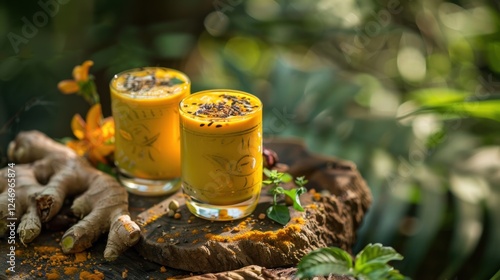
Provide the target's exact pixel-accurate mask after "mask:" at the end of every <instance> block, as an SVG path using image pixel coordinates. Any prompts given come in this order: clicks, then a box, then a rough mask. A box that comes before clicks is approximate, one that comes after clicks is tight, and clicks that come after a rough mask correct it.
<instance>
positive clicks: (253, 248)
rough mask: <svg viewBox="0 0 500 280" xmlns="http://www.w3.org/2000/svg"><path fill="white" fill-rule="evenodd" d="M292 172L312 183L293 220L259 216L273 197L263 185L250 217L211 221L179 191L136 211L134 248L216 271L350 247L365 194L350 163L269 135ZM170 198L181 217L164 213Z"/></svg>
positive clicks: (180, 265)
mask: <svg viewBox="0 0 500 280" xmlns="http://www.w3.org/2000/svg"><path fill="white" fill-rule="evenodd" d="M265 146H266V147H268V148H271V149H273V150H275V151H276V152H277V154H278V155H279V156H280V157H281V160H280V161H281V162H285V163H286V164H288V165H289V166H290V170H289V173H291V174H292V175H294V176H302V175H305V176H306V178H307V179H308V180H309V181H310V183H309V184H308V186H307V187H308V188H309V189H310V190H311V191H309V192H308V193H306V194H304V195H302V196H301V201H302V204H303V205H304V206H305V209H306V211H305V212H297V211H294V210H293V209H292V208H291V207H290V209H291V216H292V219H291V221H290V222H289V223H288V224H287V225H286V226H281V225H279V224H277V223H275V222H273V221H271V220H270V219H267V218H266V219H263V220H261V219H259V218H258V216H259V214H261V213H265V210H266V209H267V208H268V207H269V205H270V201H271V197H270V196H268V195H267V192H266V191H265V190H263V191H262V194H261V197H260V200H259V204H258V206H257V209H256V211H255V212H254V214H253V215H252V216H251V217H248V218H246V219H242V220H236V221H231V222H211V221H207V220H203V219H199V218H196V217H194V216H193V215H191V214H190V213H189V211H188V209H187V208H186V206H185V203H184V199H183V197H182V194H181V193H180V192H178V193H176V194H174V195H173V196H171V197H169V198H168V199H166V200H164V201H162V202H161V203H159V204H156V205H155V206H153V207H152V208H150V209H148V210H146V211H144V212H143V213H141V214H139V216H138V218H137V221H138V223H139V224H140V225H141V229H142V231H141V235H142V238H141V241H140V242H139V244H138V245H136V249H137V250H138V252H139V253H140V254H141V255H142V256H144V257H145V258H146V259H148V260H151V261H153V262H156V263H159V264H162V265H165V266H168V267H171V268H176V269H180V270H185V271H189V272H202V273H207V272H220V271H229V270H236V269H239V268H242V267H245V266H250V265H258V266H262V267H265V268H273V267H284V266H293V265H296V264H297V263H298V261H299V260H300V258H301V257H302V256H303V255H305V254H306V253H308V252H309V251H311V250H313V249H316V248H319V247H326V246H338V247H341V248H343V249H346V250H350V249H351V246H352V245H353V244H354V242H355V232H356V229H357V228H358V226H359V224H360V222H361V220H362V218H363V216H364V214H365V212H366V210H367V209H368V206H369V205H370V203H371V196H370V192H369V189H368V188H367V186H366V184H365V182H364V180H363V179H362V177H361V175H360V174H359V172H358V171H357V170H356V167H355V166H354V164H352V163H350V162H346V161H342V160H339V159H336V158H329V157H321V156H317V155H312V154H310V153H309V152H307V150H306V149H305V147H304V146H303V145H302V144H301V143H300V142H296V141H280V142H279V143H278V142H276V143H272V142H268V143H265ZM172 199H175V200H177V201H178V202H179V203H180V214H181V218H180V219H175V218H172V217H168V215H166V213H167V210H168V204H169V203H170V201H171V200H172Z"/></svg>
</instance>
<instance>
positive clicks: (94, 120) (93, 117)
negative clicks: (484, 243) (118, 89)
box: [86, 103, 102, 135]
mask: <svg viewBox="0 0 500 280" xmlns="http://www.w3.org/2000/svg"><path fill="white" fill-rule="evenodd" d="M101 121H102V112H101V104H99V103H97V104H95V105H94V106H92V107H90V109H89V111H88V112H87V127H86V132H87V134H89V135H90V134H91V133H92V132H93V131H94V130H96V129H99V128H100V127H101Z"/></svg>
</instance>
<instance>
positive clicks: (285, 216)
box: [262, 168, 307, 225]
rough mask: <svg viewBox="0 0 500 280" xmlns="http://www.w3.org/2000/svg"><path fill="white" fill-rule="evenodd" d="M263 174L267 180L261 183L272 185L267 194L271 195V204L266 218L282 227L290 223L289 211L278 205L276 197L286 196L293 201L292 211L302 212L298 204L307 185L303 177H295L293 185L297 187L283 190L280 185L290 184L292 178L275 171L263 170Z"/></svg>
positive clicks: (284, 206)
mask: <svg viewBox="0 0 500 280" xmlns="http://www.w3.org/2000/svg"><path fill="white" fill-rule="evenodd" d="M264 174H265V175H266V176H267V178H268V179H267V180H264V181H263V182H262V183H264V184H265V185H272V187H271V189H270V190H269V193H270V194H271V195H273V196H274V197H273V204H272V205H271V206H270V207H269V208H268V209H267V216H268V217H269V218H270V219H271V220H273V221H276V222H278V223H280V224H282V225H286V224H287V223H288V222H289V221H290V210H289V209H288V206H286V205H283V204H278V196H279V195H286V196H288V197H289V198H290V199H291V200H292V201H293V209H295V210H297V211H301V212H302V211H304V208H303V207H302V205H301V204H300V198H299V197H300V195H301V194H303V193H305V192H306V191H307V189H306V188H305V187H304V186H305V184H307V180H306V179H305V177H304V176H302V177H297V178H296V179H295V184H296V185H297V186H298V187H296V188H292V189H289V190H287V189H284V188H283V187H282V186H281V184H283V183H288V182H290V181H291V180H292V179H293V177H292V175H290V174H288V173H283V172H278V171H277V170H269V169H267V168H264Z"/></svg>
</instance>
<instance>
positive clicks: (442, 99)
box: [410, 88, 469, 106]
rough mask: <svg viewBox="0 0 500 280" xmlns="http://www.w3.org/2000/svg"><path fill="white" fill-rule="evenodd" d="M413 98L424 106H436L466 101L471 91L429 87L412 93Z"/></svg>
mask: <svg viewBox="0 0 500 280" xmlns="http://www.w3.org/2000/svg"><path fill="white" fill-rule="evenodd" d="M410 96H411V97H412V99H413V100H415V101H417V102H418V103H420V104H421V105H424V106H436V105H443V104H449V103H453V102H459V101H464V100H465V98H467V96H469V93H467V92H464V91H459V90H454V89H449V88H428V89H422V90H417V91H414V92H412V93H411V94H410Z"/></svg>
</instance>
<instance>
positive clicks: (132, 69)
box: [109, 66, 191, 98]
mask: <svg viewBox="0 0 500 280" xmlns="http://www.w3.org/2000/svg"><path fill="white" fill-rule="evenodd" d="M147 69H162V70H166V71H168V72H175V73H176V74H179V76H181V77H182V79H183V80H184V81H185V82H184V83H182V84H179V85H176V86H177V87H179V88H185V87H188V86H190V85H191V80H190V79H189V77H188V76H187V75H186V74H185V73H184V72H182V71H179V70H177V69H173V68H168V67H162V66H145V67H136V68H131V69H127V70H123V71H121V72H118V73H116V74H114V75H113V78H111V81H110V82H109V87H110V88H111V89H113V90H115V91H116V92H117V93H119V94H123V95H133V94H131V93H129V92H128V91H124V90H120V89H117V88H116V87H115V86H113V82H114V81H115V80H116V79H118V77H120V76H122V75H125V74H127V73H132V72H139V71H144V70H147ZM173 87H175V86H173ZM172 95H177V93H176V94H172ZM155 97H157V98H158V97H159V98H162V97H165V96H163V95H162V96H155Z"/></svg>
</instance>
